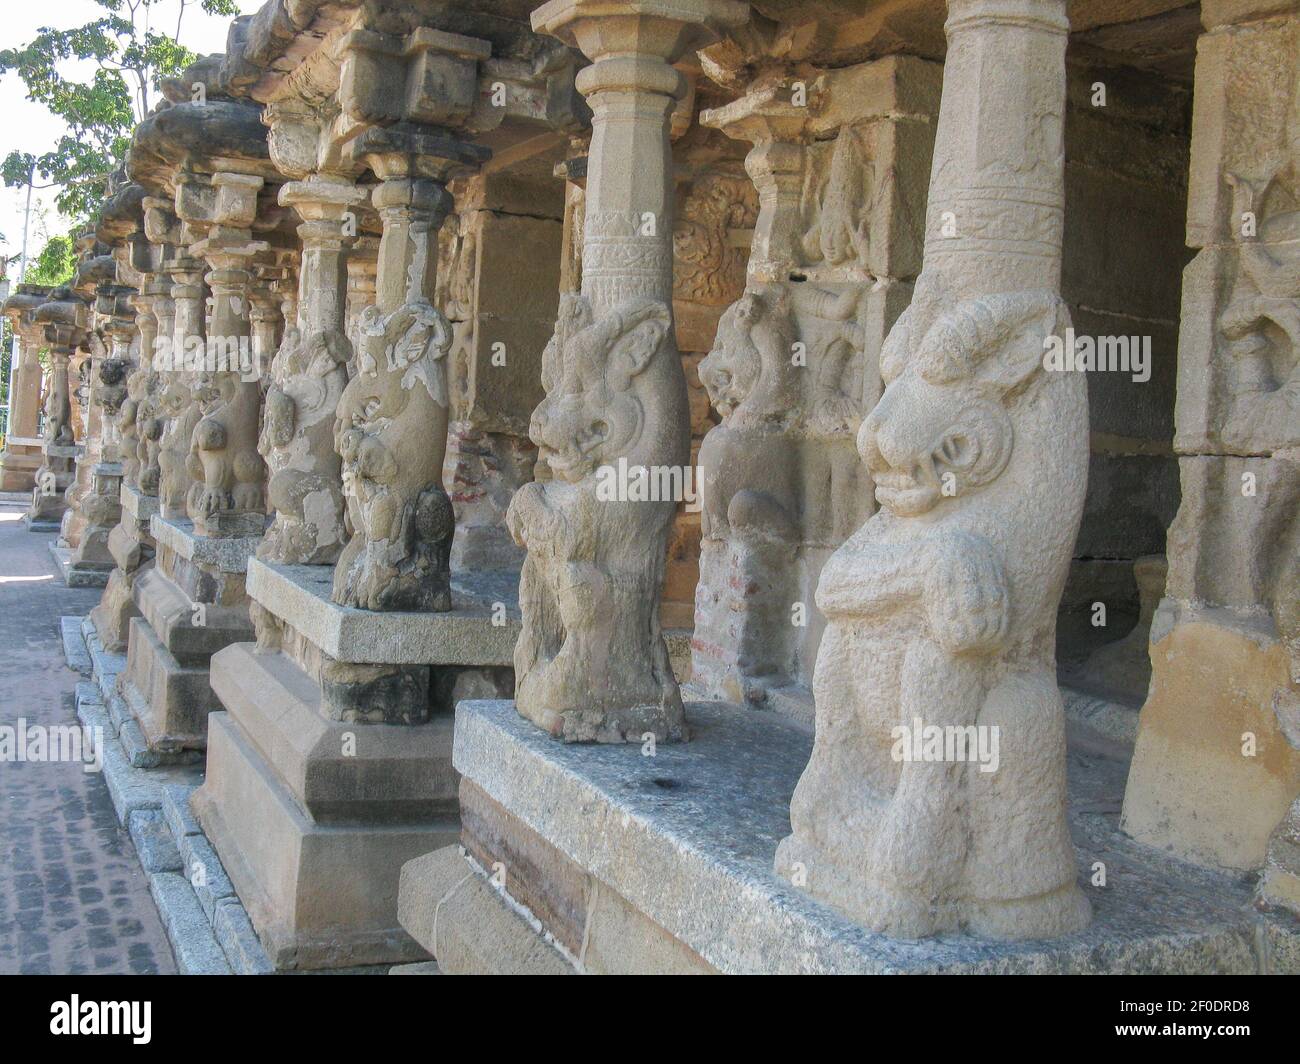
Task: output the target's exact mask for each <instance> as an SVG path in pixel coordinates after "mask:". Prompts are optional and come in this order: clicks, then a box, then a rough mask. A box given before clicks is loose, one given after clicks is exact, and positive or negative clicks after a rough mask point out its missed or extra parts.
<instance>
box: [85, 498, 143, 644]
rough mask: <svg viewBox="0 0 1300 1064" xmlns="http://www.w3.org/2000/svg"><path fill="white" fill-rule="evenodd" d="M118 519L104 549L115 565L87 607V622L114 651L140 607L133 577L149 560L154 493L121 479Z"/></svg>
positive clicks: (125, 639) (122, 640) (122, 641)
mask: <svg viewBox="0 0 1300 1064" xmlns="http://www.w3.org/2000/svg"><path fill="white" fill-rule="evenodd" d="M119 501H120V504H121V519H120V520H119V521H118V523H117V524H116V525H115V526H114V527H113V530H112V531H111V532H110V533H109V534H108V553H109V554H110V555H112V558H113V561H114V563H115V568H114V569H113V571H112V573H110V574H109V577H108V585H107V586H106V587H105V589H104V595H103V597H102V598H101V599H100V600H99V604H98V605H97V606H96V607H95V608H94V609H93V610H91V611H90V619H91V623H93V624H94V626H95V632H96V634H97V635H98V636H99V639H100V642H101V643H103V645H104V648H105V649H106V650H108V651H110V652H112V653H114V654H120V653H121V652H122V651H124V650H125V649H126V645H127V632H128V626H129V625H130V623H131V619H132V618H133V617H138V616H139V615H140V611H139V610H138V609H137V608H136V605H135V595H134V591H135V581H136V578H137V576H138V575H139V574H140V570H141V568H142V567H144V566H147V565H148V564H149V563H150V562H152V561H153V554H154V543H153V534H152V532H150V529H149V522H150V520H151V519H152V517H153V515H154V514H156V513H157V512H158V497H157V496H156V495H145V494H144V493H143V492H142V491H141V490H140V489H139V488H138V487H136V486H134V485H132V484H129V483H127V482H125V481H124V482H123V483H122V487H121V493H120V496H119Z"/></svg>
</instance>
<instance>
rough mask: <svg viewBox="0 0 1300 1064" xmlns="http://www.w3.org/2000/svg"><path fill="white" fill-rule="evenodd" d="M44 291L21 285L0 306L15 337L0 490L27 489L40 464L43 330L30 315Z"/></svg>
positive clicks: (42, 299)
mask: <svg viewBox="0 0 1300 1064" xmlns="http://www.w3.org/2000/svg"><path fill="white" fill-rule="evenodd" d="M46 294H47V293H46V290H45V289H42V288H40V287H39V286H37V285H20V286H19V287H18V290H17V291H16V292H15V293H14V294H13V295H11V296H10V297H9V298H8V299H7V300H6V301H5V304H4V308H3V312H4V314H5V315H6V316H7V317H8V318H9V319H10V321H11V323H12V325H13V334H14V336H15V337H16V338H17V356H16V357H17V361H16V363H15V365H14V367H13V372H12V374H11V376H10V382H9V386H10V388H11V389H12V393H11V399H10V404H9V429H8V432H7V433H6V434H5V446H4V451H3V453H0V491H27V492H30V491H31V490H32V489H33V488H34V487H35V486H36V471H37V470H38V469H39V468H40V466H41V440H40V438H39V437H38V436H37V435H36V431H37V425H38V424H39V422H40V413H41V372H42V371H41V363H40V358H39V355H40V349H41V348H42V347H43V346H44V343H45V330H44V329H42V328H41V327H40V326H38V325H36V323H35V322H34V320H33V318H32V315H33V314H34V313H35V311H36V308H37V307H39V306H40V305H41V304H42V303H43V302H44V301H45V295H46ZM10 357H14V356H13V355H12V354H11V356H10Z"/></svg>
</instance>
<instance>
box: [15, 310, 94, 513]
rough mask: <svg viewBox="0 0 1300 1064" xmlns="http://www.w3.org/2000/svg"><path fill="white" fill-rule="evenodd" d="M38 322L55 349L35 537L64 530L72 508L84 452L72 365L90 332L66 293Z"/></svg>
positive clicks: (35, 510) (35, 498) (52, 350)
mask: <svg viewBox="0 0 1300 1064" xmlns="http://www.w3.org/2000/svg"><path fill="white" fill-rule="evenodd" d="M35 320H36V322H37V323H38V324H41V325H43V326H44V327H45V341H46V343H48V344H49V345H50V380H49V384H48V385H47V387H46V392H45V431H44V444H43V446H42V448H41V454H42V456H43V461H42V463H41V467H40V469H38V470H37V471H36V485H35V487H34V488H33V489H32V505H31V508H30V509H29V510H28V511H27V527H28V528H29V529H30V530H31V531H33V532H50V531H55V530H57V529H58V527H59V523H60V520H61V518H62V517H63V514H64V512H65V511H66V509H67V502H66V500H65V498H64V493H65V492H66V491H67V489H68V488H69V487H70V486H71V484H72V481H73V476H74V475H75V470H74V467H73V462H74V459H75V458H76V456H77V455H78V454H80V453H81V449H80V448H79V447H78V446H77V444H76V442H75V439H74V435H73V425H72V402H71V399H70V396H69V391H70V387H71V382H70V380H69V365H70V362H71V359H72V352H73V351H74V350H75V349H76V348H77V346H78V345H79V344H80V343H81V342H82V340H83V338H84V336H85V333H84V331H83V330H82V328H81V324H80V303H79V302H78V301H76V300H75V299H74V298H73V296H72V293H71V292H69V291H68V290H67V289H66V288H64V289H58V290H56V291H55V292H54V293H53V294H52V296H51V300H50V301H49V302H47V303H44V304H42V305H41V306H40V307H39V308H38V309H37V310H36V312H35Z"/></svg>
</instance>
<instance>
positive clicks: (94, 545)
mask: <svg viewBox="0 0 1300 1064" xmlns="http://www.w3.org/2000/svg"><path fill="white" fill-rule="evenodd" d="M122 473H123V469H122V463H121V462H96V463H95V465H94V466H92V467H91V469H90V474H89V489H88V491H87V492H86V493H85V494H84V495H82V497H81V501H80V503H79V504H78V505H79V508H80V512H81V516H82V517H83V518H84V521H85V523H84V525H83V527H82V530H81V536H80V538H79V539H78V540H77V545H76V547H75V549H74V550H73V551H72V552H71V554H70V555H69V558H68V569H67V572H66V573H65V574H64V579H65V581H66V582H67V584H68V586H69V587H104V586H105V585H107V583H108V574H109V573H110V572H112V570H113V569H114V567H115V566H116V562H115V561H114V560H113V553H112V550H111V549H110V547H109V538H110V536H111V534H112V531H113V529H114V528H115V527H116V526H117V523H118V521H119V520H120V519H121V517H122V507H121V503H120V502H118V498H119V496H120V495H121V492H122Z"/></svg>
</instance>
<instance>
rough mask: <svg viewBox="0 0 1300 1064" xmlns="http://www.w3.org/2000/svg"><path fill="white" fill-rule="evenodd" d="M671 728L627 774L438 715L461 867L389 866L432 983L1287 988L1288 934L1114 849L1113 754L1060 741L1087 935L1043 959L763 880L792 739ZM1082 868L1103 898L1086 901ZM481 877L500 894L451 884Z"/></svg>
mask: <svg viewBox="0 0 1300 1064" xmlns="http://www.w3.org/2000/svg"><path fill="white" fill-rule="evenodd" d="M687 721H688V724H689V725H690V728H691V734H692V738H691V741H690V742H689V743H683V744H678V745H672V746H668V745H661V746H659V747H658V749H657V750H656V751H655V754H654V756H650V757H646V756H643V755H642V750H641V748H640V747H639V746H636V745H627V746H571V745H566V744H563V743H557V742H554V741H553V740H551V739H550V738H549V737H548V736H546V735H544V734H543V733H542V732H541V731H539V730H538V729H537V728H535V727H533V726H532V725H531V724H529V723H528V722H527V721H525V720H524V719H523V718H521V717H520V716H519V715H518V713H517V712H516V711H515V709H514V704H513V703H511V702H505V701H491V702H488V701H480V702H462V703H461V704H460V705H459V706H458V707H457V713H456V735H455V746H454V754H453V764H454V765H455V767H456V769H457V770H458V771H459V772H461V773H462V775H463V780H462V785H461V802H462V818H463V821H464V825H465V826H464V831H463V835H462V844H463V846H464V848H465V850H466V852H467V853H468V855H469V857H471V858H472V859H473V864H471V863H470V862H469V861H467V860H465V858H463V857H460V856H459V854H457V853H456V852H455V851H454V850H453V851H452V853H451V854H448V852H447V851H443V853H442V854H441V855H439V856H438V857H437V858H436V860H435V859H433V858H431V857H429V856H427V855H426V857H424V858H422V859H421V861H420V862H415V863H413V864H411V865H408V866H407V868H406V870H405V873H404V876H403V881H402V894H401V899H400V902H399V905H400V912H401V915H402V921H403V925H404V926H405V927H406V928H407V929H408V930H409V931H411V933H412V934H413V935H415V936H416V937H417V938H419V939H420V941H421V943H422V944H423V945H424V946H425V948H427V949H429V950H431V951H432V952H433V953H434V954H435V955H436V956H437V957H438V962H439V969H440V970H441V971H442V972H444V973H447V974H462V973H468V972H485V971H493V970H503V969H508V968H509V967H510V965H512V964H516V963H518V964H519V965H521V966H522V968H521V970H541V968H543V967H553V966H554V964H555V961H554V957H552V956H551V955H550V954H547V953H545V952H544V951H542V948H541V947H542V945H543V944H544V945H545V946H546V949H548V950H550V951H551V953H552V954H554V956H555V957H565V956H566V955H567V957H571V958H572V965H573V966H574V967H576V968H578V969H579V970H582V971H586V972H592V973H615V972H686V971H696V972H709V971H718V972H733V973H739V972H753V973H768V972H771V973H776V972H782V973H817V972H826V973H830V972H858V973H931V972H946V973H962V972H969V973H978V972H988V973H994V972H997V973H1103V972H1115V973H1136V972H1159V973H1184V972H1186V973H1192V972H1240V973H1250V972H1265V971H1268V972H1274V971H1276V972H1296V971H1300V923H1297V922H1296V921H1295V920H1294V919H1291V918H1289V917H1287V916H1285V915H1277V914H1264V913H1261V912H1259V911H1257V910H1256V909H1255V908H1254V907H1253V906H1252V899H1251V889H1250V885H1249V884H1247V883H1243V882H1242V881H1241V879H1240V878H1237V877H1232V876H1226V875H1222V874H1219V873H1216V872H1211V871H1208V870H1205V869H1201V868H1197V867H1195V866H1193V865H1189V864H1186V863H1183V862H1181V861H1178V860H1176V859H1173V858H1171V857H1169V856H1167V855H1165V854H1163V853H1160V852H1158V851H1155V850H1152V849H1150V848H1148V847H1145V846H1142V845H1140V844H1138V843H1135V842H1133V841H1132V840H1131V839H1128V838H1126V837H1125V836H1124V835H1123V834H1122V833H1121V832H1120V831H1119V828H1118V823H1117V819H1118V813H1119V808H1120V802H1121V798H1122V795H1123V787H1124V778H1125V773H1126V769H1127V765H1126V763H1125V762H1124V761H1123V760H1122V759H1117V758H1114V757H1109V756H1103V754H1101V753H1099V752H1098V751H1102V750H1106V749H1108V748H1109V749H1123V748H1122V747H1121V746H1120V745H1119V744H1117V743H1113V742H1109V743H1108V742H1107V741H1105V740H1104V739H1102V738H1101V737H1099V736H1096V735H1095V733H1092V734H1089V735H1087V736H1084V735H1080V734H1076V733H1077V732H1078V730H1079V726H1078V725H1073V726H1072V735H1071V740H1072V742H1071V753H1070V776H1071V827H1072V831H1073V835H1074V840H1075V845H1076V850H1077V857H1078V862H1079V868H1080V871H1081V884H1082V885H1083V889H1084V890H1085V891H1087V893H1088V897H1089V900H1090V901H1091V902H1092V905H1093V910H1094V914H1095V915H1094V920H1093V923H1092V924H1091V926H1090V927H1088V928H1087V929H1086V930H1084V931H1082V932H1080V933H1078V934H1074V935H1070V936H1068V937H1064V938H1061V939H1056V940H1051V941H1029V942H989V941H982V940H978V939H975V938H972V937H970V936H966V935H947V936H942V937H939V938H935V939H927V940H924V941H919V942H903V941H896V940H892V939H888V938H885V937H884V936H881V935H877V934H873V933H871V932H868V931H865V930H863V929H862V928H860V927H858V926H856V925H855V924H853V923H852V922H851V921H849V920H847V919H846V918H845V917H843V916H841V915H840V914H838V913H837V912H835V911H834V910H832V909H830V908H828V907H826V906H823V905H821V904H819V903H818V902H816V901H813V900H812V899H811V898H809V897H807V896H806V895H804V894H802V893H801V892H799V891H798V890H797V889H795V888H794V887H792V886H791V885H790V884H789V883H788V882H786V881H785V880H784V879H781V878H779V877H778V876H777V875H776V874H775V873H774V872H773V869H772V863H773V855H774V853H775V851H776V847H777V843H778V842H779V841H780V840H781V839H782V838H783V837H784V836H785V835H786V834H787V833H788V832H789V830H790V824H789V815H788V809H789V803H790V796H791V794H792V793H793V791H794V787H795V783H796V782H797V781H798V778H799V775H800V773H801V772H802V770H803V767H804V765H805V763H806V762H807V759H808V755H809V752H810V749H811V745H812V739H811V735H810V734H809V733H808V731H807V729H805V728H802V727H799V726H798V725H797V724H795V723H791V722H788V721H786V720H783V719H782V718H781V717H780V716H778V715H776V714H774V713H765V712H756V711H754V710H752V709H744V708H741V707H737V706H731V705H727V704H722V703H707V704H706V703H691V704H689V705H688V706H687ZM453 856H454V857H455V859H456V860H458V861H459V862H460V864H459V865H457V864H455V862H454V861H453V860H452V857H453ZM1098 861H1100V862H1102V863H1103V864H1104V866H1105V869H1106V884H1107V885H1106V886H1105V887H1104V888H1098V887H1095V886H1092V885H1091V882H1090V880H1091V870H1092V868H1093V865H1094V862H1098ZM475 866H477V868H475ZM494 866H496V868H498V869H499V870H501V871H503V872H504V884H503V886H504V889H503V890H497V889H495V888H494V885H493V884H492V882H491V880H489V879H482V878H480V880H479V882H478V884H477V885H476V884H475V881H474V880H473V879H467V878H466V877H467V876H480V877H481V876H482V872H481V871H480V870H493V869H494ZM453 888H454V890H453ZM449 892H450V893H449ZM503 905H504V906H506V908H507V909H508V910H510V911H511V913H513V915H514V916H515V917H516V918H515V919H513V920H511V919H505V918H504V917H503V915H502V909H501V907H502V906H503ZM435 908H436V909H437V912H438V917H437V920H436V921H434V920H433V919H432V914H433V911H434V909H435ZM544 936H545V941H543V937H544ZM538 957H541V958H542V960H541V961H537V958H538ZM521 958H531V959H530V960H528V961H527V963H525V962H524V961H523V960H521Z"/></svg>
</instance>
